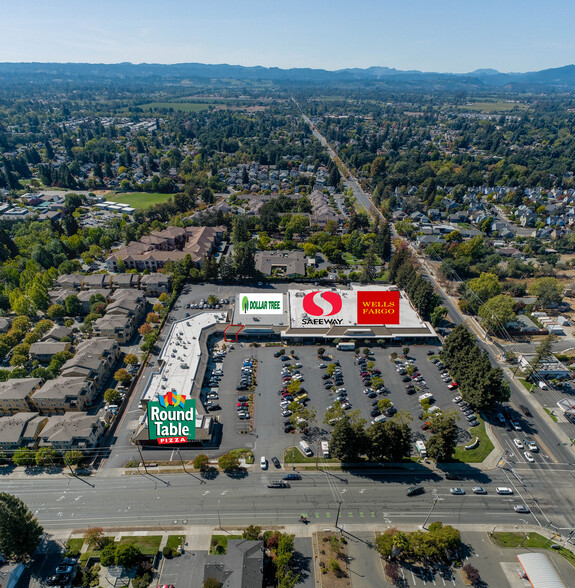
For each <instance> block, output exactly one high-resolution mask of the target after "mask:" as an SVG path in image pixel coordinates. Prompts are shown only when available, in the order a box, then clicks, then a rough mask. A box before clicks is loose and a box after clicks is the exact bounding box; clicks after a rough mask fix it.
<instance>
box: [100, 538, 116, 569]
mask: <svg viewBox="0 0 575 588" xmlns="http://www.w3.org/2000/svg"><path fill="white" fill-rule="evenodd" d="M116 547H117V546H116V544H115V543H108V544H107V545H105V546H104V549H102V552H101V553H100V563H101V564H102V565H103V566H104V567H105V568H108V567H110V566H113V565H114V564H115V563H116Z"/></svg>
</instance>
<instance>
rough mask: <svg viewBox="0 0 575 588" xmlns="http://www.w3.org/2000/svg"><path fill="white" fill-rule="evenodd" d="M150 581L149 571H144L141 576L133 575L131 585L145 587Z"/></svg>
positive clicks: (135, 587) (138, 587)
mask: <svg viewBox="0 0 575 588" xmlns="http://www.w3.org/2000/svg"><path fill="white" fill-rule="evenodd" d="M151 581H152V576H151V575H150V573H149V572H146V573H145V574H143V575H142V576H139V577H135V578H134V579H133V580H132V587H133V588H146V586H148V584H149V583H150V582H151Z"/></svg>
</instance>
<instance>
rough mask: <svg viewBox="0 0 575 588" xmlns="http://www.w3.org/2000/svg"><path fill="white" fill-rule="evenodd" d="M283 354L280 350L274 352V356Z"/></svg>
mask: <svg viewBox="0 0 575 588" xmlns="http://www.w3.org/2000/svg"><path fill="white" fill-rule="evenodd" d="M282 355H283V353H282V352H281V351H276V352H275V353H274V357H281V356H282Z"/></svg>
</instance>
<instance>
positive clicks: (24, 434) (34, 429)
mask: <svg viewBox="0 0 575 588" xmlns="http://www.w3.org/2000/svg"><path fill="white" fill-rule="evenodd" d="M46 420H47V419H46V417H44V416H39V415H38V413H37V412H31V411H28V412H19V413H17V414H14V415H11V416H2V417H0V449H7V450H12V451H13V450H15V449H18V448H19V447H27V446H28V445H34V443H35V442H36V439H37V437H38V433H39V432H40V431H41V429H42V427H43V426H44V424H45V423H46Z"/></svg>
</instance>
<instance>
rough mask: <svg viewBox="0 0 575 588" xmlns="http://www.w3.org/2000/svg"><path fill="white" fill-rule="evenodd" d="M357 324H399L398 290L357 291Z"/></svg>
mask: <svg viewBox="0 0 575 588" xmlns="http://www.w3.org/2000/svg"><path fill="white" fill-rule="evenodd" d="M357 324H358V325H399V291H397V290H393V291H391V292H377V291H374V290H359V291H358V292H357Z"/></svg>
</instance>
